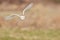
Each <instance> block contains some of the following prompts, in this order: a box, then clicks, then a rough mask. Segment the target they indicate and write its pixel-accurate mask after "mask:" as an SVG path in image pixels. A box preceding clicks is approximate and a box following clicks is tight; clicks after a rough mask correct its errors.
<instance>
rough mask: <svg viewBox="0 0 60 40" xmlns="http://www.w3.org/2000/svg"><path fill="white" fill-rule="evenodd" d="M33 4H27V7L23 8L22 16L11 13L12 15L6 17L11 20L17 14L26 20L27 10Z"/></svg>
mask: <svg viewBox="0 0 60 40" xmlns="http://www.w3.org/2000/svg"><path fill="white" fill-rule="evenodd" d="M32 6H33V3H30V4H29V5H27V6H26V7H25V8H24V10H23V12H22V13H23V15H22V16H20V15H18V14H11V15H9V16H6V17H5V19H6V20H11V19H12V18H13V16H17V17H19V18H20V19H21V20H24V19H25V16H24V15H25V12H26V11H27V10H28V9H30V8H31V7H32Z"/></svg>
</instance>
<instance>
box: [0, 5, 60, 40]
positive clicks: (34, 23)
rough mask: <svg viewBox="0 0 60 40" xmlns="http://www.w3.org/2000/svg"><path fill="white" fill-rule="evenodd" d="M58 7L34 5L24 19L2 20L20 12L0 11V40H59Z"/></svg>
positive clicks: (20, 13) (59, 12) (59, 19)
mask: <svg viewBox="0 0 60 40" xmlns="http://www.w3.org/2000/svg"><path fill="white" fill-rule="evenodd" d="M59 6H60V5H57V6H56V5H52V6H51V5H50V6H49V5H47V6H44V5H43V4H37V5H34V6H33V7H32V8H31V9H30V10H28V11H27V12H26V14H25V16H26V19H25V20H23V21H22V20H20V19H19V18H18V17H16V16H15V17H14V18H13V19H12V20H8V21H7V20H5V19H4V18H5V17H6V16H8V15H10V14H13V13H15V14H19V15H22V12H21V11H0V40H60V9H59Z"/></svg>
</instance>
